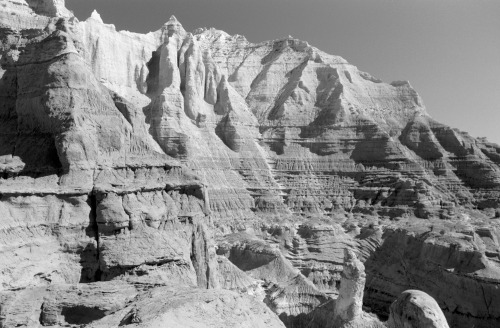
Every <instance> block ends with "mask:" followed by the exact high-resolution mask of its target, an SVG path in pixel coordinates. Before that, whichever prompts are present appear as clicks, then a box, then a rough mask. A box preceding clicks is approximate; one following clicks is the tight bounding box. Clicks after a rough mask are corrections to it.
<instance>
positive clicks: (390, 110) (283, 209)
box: [0, 0, 500, 328]
mask: <svg viewBox="0 0 500 328" xmlns="http://www.w3.org/2000/svg"><path fill="white" fill-rule="evenodd" d="M0 6H1V8H2V10H1V11H0V244H1V248H0V272H1V277H0V280H1V287H0V291H1V293H2V296H1V297H0V300H2V301H1V302H0V304H17V303H16V302H22V301H21V300H22V299H26V298H29V297H30V296H27V295H32V294H33V293H37V291H38V290H39V289H40V288H43V289H44V290H45V289H47V288H48V289H47V290H51V289H50V288H52V287H51V286H59V285H61V286H68V285H69V286H72V285H73V284H76V286H80V285H79V284H89V286H94V284H97V285H96V286H100V285H99V283H101V282H109V283H111V281H112V283H113V284H115V283H116V284H118V283H122V284H125V285H126V286H128V287H126V288H130V295H132V294H133V295H138V294H137V293H136V291H135V290H136V288H137V286H139V285H140V286H150V287H151V286H163V287H164V288H167V289H168V288H171V286H172V285H178V286H182V288H186V290H193V293H195V294H194V296H193V299H196V300H200V299H203V297H205V296H200V295H201V294H200V295H199V294H196V293H201V292H200V291H199V288H203V289H207V288H208V289H220V288H223V289H231V290H233V291H238V292H239V293H243V294H245V293H247V294H248V293H249V294H252V295H254V296H252V297H257V298H259V297H260V298H262V300H263V302H264V303H265V304H267V306H268V307H269V308H270V309H271V310H273V311H274V313H276V314H277V315H279V317H280V318H281V319H282V321H283V322H284V323H285V324H286V325H288V326H292V325H294V324H295V325H297V324H303V323H304V322H306V321H307V320H310V318H312V317H314V318H321V320H323V321H321V320H320V319H318V320H319V321H317V325H318V327H321V326H324V324H325V322H329V323H332V322H334V321H335V320H337V319H335V318H333V317H332V316H334V317H336V316H337V315H338V314H335V310H334V309H335V307H334V304H333V303H334V302H333V301H334V300H335V299H337V298H338V297H339V291H340V290H341V285H340V284H341V280H342V274H343V272H344V270H345V258H344V251H345V249H348V250H349V251H350V252H353V253H355V254H357V257H358V258H359V259H360V260H361V261H362V262H363V263H364V266H365V267H366V287H365V292H364V300H363V304H364V306H365V310H366V311H372V312H374V313H376V314H378V315H379V316H380V317H381V318H384V319H385V318H386V317H388V315H389V307H390V304H391V303H392V302H393V301H394V300H395V299H396V298H397V297H398V296H399V295H400V293H402V292H403V291H405V290H407V289H419V290H423V291H425V292H426V293H428V294H429V295H431V296H432V297H434V298H435V299H436V301H437V304H438V305H439V306H440V307H441V309H442V310H443V311H444V315H445V316H446V318H447V320H448V322H449V323H450V325H451V326H454V327H455V326H456V327H464V328H465V327H470V326H471V325H476V326H477V327H494V326H495V324H496V322H497V321H498V320H499V319H500V313H498V311H497V310H496V309H497V308H498V305H499V304H500V293H499V291H498V285H499V283H500V257H499V254H500V253H499V243H498V239H499V238H500V236H499V231H500V230H499V226H500V220H499V219H498V215H497V214H496V213H495V211H496V212H498V211H499V210H500V147H499V146H498V145H496V144H493V143H489V142H487V140H484V139H475V138H473V137H471V136H470V135H468V134H467V133H465V132H461V131H458V130H456V129H452V128H450V127H448V126H446V125H444V124H441V123H439V122H436V121H435V120H433V119H432V118H431V117H430V116H429V114H428V113H427V111H426V109H425V106H424V104H423V101H422V99H421V98H420V97H419V95H418V94H417V92H416V91H415V90H414V89H413V88H412V87H411V85H410V83H409V82H406V81H395V82H392V83H384V82H382V81H380V80H378V79H377V78H375V77H373V76H371V75H370V74H368V73H365V72H362V71H360V70H358V69H357V68H356V67H355V66H353V65H351V64H349V63H348V62H347V61H346V60H345V59H343V58H341V57H339V56H333V55H329V54H326V53H324V52H322V51H321V50H319V49H317V48H315V47H313V46H311V45H309V44H308V43H307V42H304V41H301V40H297V39H294V38H291V37H288V38H284V39H280V40H274V41H267V42H261V43H257V44H255V43H251V42H249V41H248V40H246V39H245V37H243V36H240V35H229V34H227V33H225V32H223V31H220V30H216V29H214V28H209V29H207V28H200V29H197V30H195V31H193V32H187V31H186V30H185V29H184V28H183V26H182V25H181V24H180V22H178V21H177V19H176V18H175V17H173V16H172V17H171V18H170V19H169V20H168V21H167V22H166V23H165V24H164V25H163V26H162V27H161V28H160V29H159V30H158V31H155V32H150V33H148V34H137V33H132V32H128V31H117V30H116V28H115V27H114V26H113V25H109V24H105V23H104V22H103V21H102V19H101V17H100V16H99V14H98V13H97V12H94V13H93V14H92V15H91V17H89V18H88V19H87V20H85V21H79V20H78V19H77V18H76V17H74V16H73V15H72V13H71V12H70V11H69V10H67V9H66V8H65V7H64V1H48V0H45V1H34V0H33V1H31V0H30V1H24V0H1V1H0ZM110 286H114V285H110ZM131 286H132V287H131ZM54 288H56V287H54ZM61 288H62V287H61ZM64 288H69V287H64ZM64 288H63V289H64ZM75 288H76V287H75ZM78 288H93V287H78ZM113 288H114V287H113ZM17 290H22V291H23V292H22V293H17V292H16V291H17ZM64 290H66V289H64ZM69 290H71V288H70V289H69ZM58 292H59V291H58ZM150 292H151V293H156V292H154V291H150ZM171 292H172V291H171V290H170V289H168V293H171ZM47 293H48V292H47ZM51 293H52V294H51ZM61 293H62V292H61ZM64 293H70V292H66V291H65V292H64ZM134 293H135V294H134ZM207 293H208V292H207ZM214 293H215V294H213V295H212V294H210V295H212V296H210V297H215V298H217V299H218V298H219V297H221V298H223V299H225V298H228V299H229V298H231V297H236V296H234V295H233V294H227V295H226V294H224V295H222V294H217V293H219V292H214ZM221 293H223V292H221ZM49 294H50V295H53V292H52V291H50V293H49ZM141 295H142V294H141ZM144 295H145V294H144ZM155 295H156V294H155ZM203 295H205V294H203ZM207 295H208V294H207ZM214 295H216V296H214ZM221 295H222V296H221ZM68 297H69V296H68ZM120 297H121V296H120ZM134 297H135V296H134ZM141 297H142V296H141ZM144 297H146V296H144ZM154 297H157V296H154ZM158 297H160V296H158ZM207 297H208V296H207ZM238 297H239V296H238ZM242 297H243V296H242ZM245 297H246V296H245ZM138 300H139V301H138V302H142V301H141V300H140V299H138ZM247 301H248V300H241V302H242V304H243V303H245V302H247ZM33 302H35V301H33ZM75 302H77V301H75ZM144 302H145V303H144ZM144 302H143V303H144V304H143V305H144V306H148V305H147V304H146V303H147V302H146V301H144ZM193 302H194V301H193ZM217 302H218V301H217ZM238 302H240V301H238ZM248 302H250V301H248ZM35 303H36V302H35ZM35 303H33V304H35ZM36 304H38V303H36ZM44 304H45V303H44ZM75 304H76V303H75ZM141 304H142V303H141ZM245 304H247V303H245ZM252 304H253V303H252ZM259 304H260V303H259ZM247 305H248V304H247ZM247 305H245V306H247ZM9 306H10V305H9ZM12 306H14V305H12ZM37 306H38V305H37ZM120 306H121V305H120ZM252 306H253V305H252ZM47 307H48V308H47V309H48V310H47V311H46V312H43V311H45V310H43V309H42V312H36V311H35V312H33V313H35V314H36V313H38V314H39V313H47V315H46V316H45V314H44V315H43V317H44V318H49V319H43V320H48V321H43V322H48V323H51V322H52V323H53V324H63V323H62V321H58V320H60V319H57V318H60V317H61V315H60V314H57V315H55V314H53V313H54V311H56V310H54V311H52V310H49V308H50V307H49V305H47ZM7 308H11V307H6V306H2V308H1V309H0V313H2V311H7V310H5V309H7ZM74 308H77V306H76V305H75V306H74V307H73V308H72V309H73V310H72V311H73V312H74V311H76V310H74ZM121 308H122V309H123V307H121ZM44 309H45V308H44ZM59 310H60V308H59ZM59 310H57V311H59ZM129 310H130V309H129ZM160 310H161V311H164V312H165V311H167V310H165V309H159V310H158V311H160ZM37 311H40V306H38V307H37ZM99 311H101V310H99ZM99 311H98V313H97V314H96V317H95V320H100V319H102V318H103V317H104V314H106V315H107V314H109V313H111V312H113V311H112V310H111V309H108V308H103V309H102V311H101V312H102V313H101V312H99ZM123 311H125V310H123ZM168 311H170V310H168ZM186 311H188V310H186ZM259 311H267V309H266V308H265V307H263V308H261V307H257V308H256V312H255V313H257V314H258V313H260V312H259ZM73 312H72V313H73ZM77 312H78V311H77ZM30 313H31V312H30ZM33 313H31V314H29V315H28V314H27V315H26V316H25V319H22V320H24V321H22V322H31V321H30V320H34V319H32V318H34V317H36V315H35V314H33ZM169 313H170V312H169ZM172 313H173V312H172ZM255 313H254V314H255ZM262 313H263V312H262ZM266 313H267V312H266ZM77 314H78V313H77ZM172 315H174V314H172ZM266 315H267V314H266ZM363 315H366V313H364V312H363ZM249 316H250V317H249V318H251V317H252V315H251V314H249ZM271 317H272V316H271ZM271 317H270V318H271ZM50 318H52V319H50ZM53 318H56V319H53ZM124 318H125V319H126V318H129V319H130V320H133V316H126V315H121V316H120V315H118V316H116V317H113V318H111V317H110V318H109V320H110V321H109V322H108V323H106V322H104V323H102V324H103V325H106V324H108V325H112V324H113V322H117V321H116V320H118V322H120V320H125V319H124ZM272 318H274V317H272ZM129 319H126V320H129ZM1 320H3V321H1ZM9 320H11V319H8V318H7V319H0V321H1V322H0V323H1V324H2V325H3V326H5V327H8V326H9V324H7V323H6V322H10V321H9ZM12 320H13V319H12ZM19 320H21V319H19ZM61 320H62V319H61ZM75 320H76V319H75ZM95 320H94V321H95ZM103 320H104V319H103ZM134 320H135V319H134ZM214 320H215V319H214ZM221 320H222V319H221ZM269 320H271V321H272V320H274V319H269ZM43 322H38V323H37V324H44V323H43ZM65 322H68V321H65ZM97 322H98V321H95V323H92V324H97ZM214 322H215V321H214ZM86 323H88V324H91V323H90V322H86ZM280 324H281V323H280ZM377 324H378V323H375V321H374V323H373V326H374V327H375V326H376V325H377ZM228 326H230V325H228ZM96 327H97V326H96Z"/></svg>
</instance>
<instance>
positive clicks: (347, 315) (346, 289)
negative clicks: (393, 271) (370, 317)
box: [335, 249, 366, 322]
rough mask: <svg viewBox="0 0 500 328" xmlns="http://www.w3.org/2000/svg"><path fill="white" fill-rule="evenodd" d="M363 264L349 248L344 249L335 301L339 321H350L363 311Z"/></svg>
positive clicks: (364, 280)
mask: <svg viewBox="0 0 500 328" xmlns="http://www.w3.org/2000/svg"><path fill="white" fill-rule="evenodd" d="M365 282H366V274H365V266H364V265H363V263H361V261H360V260H358V258H357V257H356V255H355V254H354V252H353V251H352V250H350V249H345V250H344V270H343V271H342V274H341V280H340V289H339V297H338V299H337V302H336V303H335V316H336V317H337V318H339V319H340V320H341V321H343V322H346V321H352V320H355V319H356V318H358V317H360V316H361V314H362V313H363V309H362V306H363V290H364V288H365Z"/></svg>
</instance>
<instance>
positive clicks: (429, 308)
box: [387, 290, 449, 328]
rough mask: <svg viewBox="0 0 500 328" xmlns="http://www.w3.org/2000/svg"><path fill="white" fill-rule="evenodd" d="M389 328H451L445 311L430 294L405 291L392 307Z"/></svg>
mask: <svg viewBox="0 0 500 328" xmlns="http://www.w3.org/2000/svg"><path fill="white" fill-rule="evenodd" d="M387 326H388V327H389V328H424V327H425V328H449V326H448V323H447V322H446V318H445V317H444V315H443V311H441V309H440V308H439V306H438V304H437V303H436V301H435V300H434V299H433V298H432V297H431V296H429V295H428V294H426V293H424V292H421V291H419V290H407V291H404V292H403V293H402V294H401V296H399V297H398V299H397V300H395V301H394V303H392V305H391V315H390V316H389V321H388V323H387Z"/></svg>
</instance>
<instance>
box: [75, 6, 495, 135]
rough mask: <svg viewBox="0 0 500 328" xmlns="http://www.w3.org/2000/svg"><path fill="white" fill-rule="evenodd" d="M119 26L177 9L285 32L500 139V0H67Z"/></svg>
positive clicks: (210, 22) (258, 33) (251, 35)
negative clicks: (407, 86)
mask: <svg viewBox="0 0 500 328" xmlns="http://www.w3.org/2000/svg"><path fill="white" fill-rule="evenodd" d="M66 7H68V8H69V9H71V10H73V11H74V13H75V15H76V16H77V17H78V18H79V19H80V20H85V19H86V18H87V17H89V16H90V14H91V12H92V11H93V10H94V9H96V10H97V11H98V12H99V13H100V14H101V17H102V19H103V20H104V22H105V23H108V24H115V25H116V27H117V29H118V30H129V31H132V32H139V33H147V32H149V31H155V30H158V29H159V28H160V27H161V26H162V25H163V24H164V23H165V22H166V21H167V20H168V19H169V17H170V16H171V15H175V16H176V17H177V19H178V20H179V21H180V22H181V24H182V25H183V26H184V28H185V29H186V30H187V31H192V30H194V29H195V28H198V27H215V28H217V29H221V30H224V31H226V32H227V33H229V34H241V35H244V36H245V37H246V38H247V39H248V40H249V41H251V42H261V41H265V40H271V39H278V38H283V37H286V36H288V35H291V36H293V37H294V38H298V39H301V40H305V41H307V42H309V44H311V45H313V46H315V47H317V48H319V49H321V50H323V51H325V52H328V53H331V54H334V55H339V56H342V57H344V58H345V59H346V60H347V61H349V62H350V63H351V64H353V65H355V66H357V67H358V68H359V69H360V70H362V71H366V72H369V73H370V74H371V75H373V76H375V77H377V78H380V79H382V80H383V81H384V82H391V81H394V80H408V81H410V83H411V85H412V86H413V87H414V88H415V89H416V90H417V92H418V93H419V94H420V96H421V97H422V98H423V100H424V104H425V106H426V108H427V111H428V113H429V114H430V115H431V116H432V117H434V118H435V119H436V120H438V121H440V122H442V123H445V124H447V125H450V126H452V127H455V128H459V129H460V130H463V131H467V132H469V133H470V134H471V135H472V136H474V137H487V138H488V140H490V141H492V142H496V143H498V144H500V1H499V0H307V1H305V0H168V1H166V0H85V1H83V0H66Z"/></svg>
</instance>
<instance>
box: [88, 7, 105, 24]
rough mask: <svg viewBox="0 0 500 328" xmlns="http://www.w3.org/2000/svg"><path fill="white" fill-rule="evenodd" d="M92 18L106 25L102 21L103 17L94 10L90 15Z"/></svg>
mask: <svg viewBox="0 0 500 328" xmlns="http://www.w3.org/2000/svg"><path fill="white" fill-rule="evenodd" d="M90 18H92V19H94V20H96V21H98V22H99V23H104V22H103V21H102V18H101V15H100V14H99V13H98V12H97V10H95V9H94V11H93V12H92V14H91V15H90Z"/></svg>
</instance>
